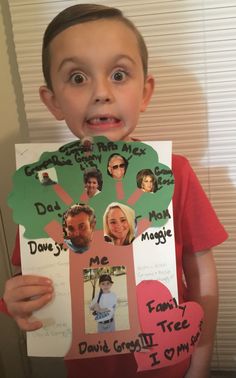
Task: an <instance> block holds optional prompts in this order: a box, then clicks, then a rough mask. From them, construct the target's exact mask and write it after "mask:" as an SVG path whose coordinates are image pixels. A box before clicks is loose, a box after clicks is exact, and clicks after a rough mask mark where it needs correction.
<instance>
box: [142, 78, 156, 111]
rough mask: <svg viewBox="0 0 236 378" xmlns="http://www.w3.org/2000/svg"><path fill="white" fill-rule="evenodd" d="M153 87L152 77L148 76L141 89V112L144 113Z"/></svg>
mask: <svg viewBox="0 0 236 378" xmlns="http://www.w3.org/2000/svg"><path fill="white" fill-rule="evenodd" d="M154 87H155V80H154V77H153V76H152V75H148V76H147V77H146V79H145V83H144V88H143V101H142V104H141V109H140V110H141V112H144V111H145V110H146V108H147V106H148V104H149V102H150V100H151V97H152V94H153V91H154Z"/></svg>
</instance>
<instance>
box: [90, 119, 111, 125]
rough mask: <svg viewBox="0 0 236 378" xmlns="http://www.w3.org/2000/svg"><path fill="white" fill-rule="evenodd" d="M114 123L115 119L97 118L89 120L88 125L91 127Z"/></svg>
mask: <svg viewBox="0 0 236 378" xmlns="http://www.w3.org/2000/svg"><path fill="white" fill-rule="evenodd" d="M103 122H104V123H114V122H116V119H115V118H113V117H98V118H93V119H90V120H89V123H92V124H93V125H96V124H98V123H103Z"/></svg>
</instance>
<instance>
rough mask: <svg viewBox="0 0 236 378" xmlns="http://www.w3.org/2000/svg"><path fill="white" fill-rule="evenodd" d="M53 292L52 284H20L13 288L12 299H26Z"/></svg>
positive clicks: (15, 300) (13, 300)
mask: <svg viewBox="0 0 236 378" xmlns="http://www.w3.org/2000/svg"><path fill="white" fill-rule="evenodd" d="M52 292H53V288H52V286H45V285H44V286H42V285H41V286H39V285H38V286H19V287H16V288H15V289H14V290H12V293H11V301H12V302H18V301H26V300H31V299H34V298H35V297H37V296H41V295H44V294H49V293H52Z"/></svg>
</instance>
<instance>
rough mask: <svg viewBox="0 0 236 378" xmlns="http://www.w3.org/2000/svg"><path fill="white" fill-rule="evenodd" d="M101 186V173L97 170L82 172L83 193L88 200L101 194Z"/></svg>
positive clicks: (91, 169)
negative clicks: (84, 192)
mask: <svg viewBox="0 0 236 378" xmlns="http://www.w3.org/2000/svg"><path fill="white" fill-rule="evenodd" d="M102 184H103V180H102V173H101V172H100V171H99V170H98V169H97V168H90V169H89V170H86V171H85V172H84V185H85V191H86V193H87V196H88V197H89V198H91V197H94V196H96V195H97V194H99V193H101V190H102Z"/></svg>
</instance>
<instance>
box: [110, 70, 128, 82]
mask: <svg viewBox="0 0 236 378" xmlns="http://www.w3.org/2000/svg"><path fill="white" fill-rule="evenodd" d="M126 77H127V73H126V72H125V71H122V70H118V71H115V72H114V73H113V74H112V80H114V81H123V80H124V79H125V78H126Z"/></svg>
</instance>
